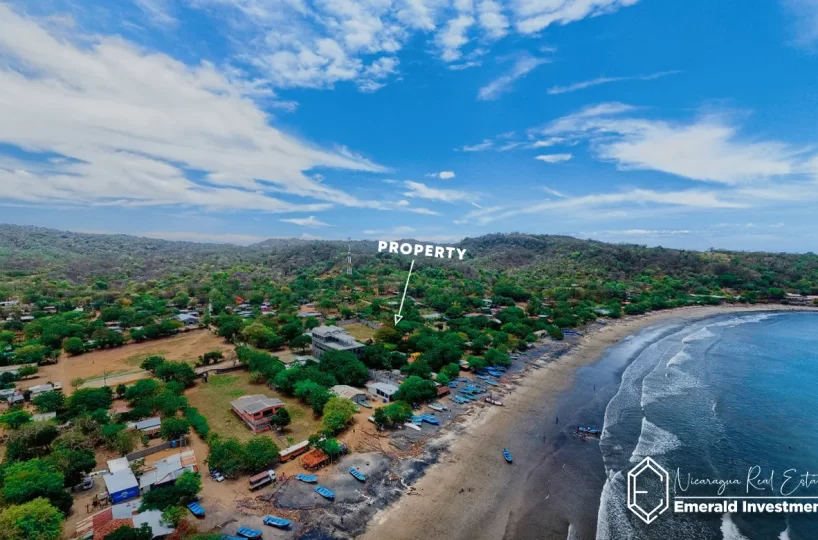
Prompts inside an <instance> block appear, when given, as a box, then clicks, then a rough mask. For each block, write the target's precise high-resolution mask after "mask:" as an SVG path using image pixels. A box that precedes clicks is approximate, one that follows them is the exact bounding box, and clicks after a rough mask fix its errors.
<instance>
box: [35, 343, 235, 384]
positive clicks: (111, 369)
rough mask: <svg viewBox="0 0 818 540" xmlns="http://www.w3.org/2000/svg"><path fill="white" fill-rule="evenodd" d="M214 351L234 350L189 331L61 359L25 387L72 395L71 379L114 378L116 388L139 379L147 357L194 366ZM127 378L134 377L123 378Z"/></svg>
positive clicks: (224, 344) (225, 344)
mask: <svg viewBox="0 0 818 540" xmlns="http://www.w3.org/2000/svg"><path fill="white" fill-rule="evenodd" d="M214 349H219V350H221V351H223V352H225V353H226V352H228V351H232V350H233V345H231V344H230V343H227V342H226V341H224V339H222V338H220V337H218V336H216V335H215V334H213V333H212V332H210V331H209V330H191V331H189V332H185V333H183V334H179V335H176V336H172V337H169V338H163V339H157V340H153V341H146V342H144V343H133V344H130V345H125V346H124V347H119V348H116V349H106V350H102V351H93V352H89V353H86V354H81V355H79V356H67V355H62V356H61V357H60V359H59V361H58V362H57V363H56V364H54V365H48V366H42V367H41V368H40V372H39V373H38V376H37V377H36V378H32V379H29V380H28V381H27V384H26V386H33V385H35V384H41V383H44V382H47V381H60V382H62V383H63V391H64V392H72V391H73V388H71V385H70V384H69V383H70V382H71V381H72V380H73V379H76V378H77V377H81V378H83V379H85V380H86V381H88V382H93V381H94V380H95V379H100V382H101V379H102V377H103V375H107V376H108V377H110V376H112V375H113V376H115V377H116V378H115V380H114V381H113V383H114V384H118V383H120V382H128V380H135V379H139V378H141V377H142V375H141V372H142V370H141V369H140V368H139V364H141V363H142V361H143V360H144V359H145V358H147V357H149V356H153V355H159V356H164V357H165V358H166V359H168V360H174V361H183V362H190V363H193V362H195V361H196V359H197V358H198V357H199V356H200V355H202V354H204V353H206V352H208V351H212V350H214ZM127 374H131V375H133V376H132V377H131V376H126V375H127ZM109 384H110V382H109Z"/></svg>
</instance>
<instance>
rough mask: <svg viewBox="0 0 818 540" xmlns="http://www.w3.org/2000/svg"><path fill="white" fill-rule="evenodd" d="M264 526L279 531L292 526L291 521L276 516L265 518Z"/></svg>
mask: <svg viewBox="0 0 818 540" xmlns="http://www.w3.org/2000/svg"><path fill="white" fill-rule="evenodd" d="M263 521H264V524H265V525H268V526H270V527H275V528H277V529H286V528H287V527H289V526H290V523H291V521H290V520H289V519H284V518H280V517H276V516H264V520H263Z"/></svg>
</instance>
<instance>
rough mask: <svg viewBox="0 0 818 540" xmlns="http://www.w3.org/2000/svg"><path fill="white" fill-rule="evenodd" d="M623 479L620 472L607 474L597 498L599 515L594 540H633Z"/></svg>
mask: <svg viewBox="0 0 818 540" xmlns="http://www.w3.org/2000/svg"><path fill="white" fill-rule="evenodd" d="M624 493H625V479H624V475H623V474H622V472H621V471H619V472H617V473H615V474H611V473H610V472H609V474H608V480H607V481H606V482H605V486H604V487H603V488H602V495H601V496H600V498H599V514H598V517H597V520H596V540H616V539H618V538H633V533H634V529H633V526H632V525H631V524H630V520H629V517H628V515H629V512H628V510H627V504H626V503H627V501H626V500H625V495H624Z"/></svg>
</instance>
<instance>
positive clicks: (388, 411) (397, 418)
mask: <svg viewBox="0 0 818 540" xmlns="http://www.w3.org/2000/svg"><path fill="white" fill-rule="evenodd" d="M379 410H382V411H383V412H384V414H385V415H386V417H387V418H388V419H389V422H391V423H392V424H403V423H404V422H408V421H409V419H410V418H412V407H410V406H409V404H407V403H404V402H403V401H394V402H392V403H390V404H389V405H386V406H385V407H381V408H380V409H379Z"/></svg>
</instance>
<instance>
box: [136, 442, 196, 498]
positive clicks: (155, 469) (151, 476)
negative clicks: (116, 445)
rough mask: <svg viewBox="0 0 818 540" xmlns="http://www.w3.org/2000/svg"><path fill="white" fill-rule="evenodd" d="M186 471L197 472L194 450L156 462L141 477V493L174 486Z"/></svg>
mask: <svg viewBox="0 0 818 540" xmlns="http://www.w3.org/2000/svg"><path fill="white" fill-rule="evenodd" d="M185 471H191V472H197V471H198V467H197V465H196V454H195V453H194V452H193V450H188V451H186V452H181V453H179V454H174V455H172V456H169V457H166V458H164V459H160V460H157V461H154V462H153V463H151V464H150V465H148V466H147V468H146V469H145V472H144V473H142V476H140V477H139V491H140V492H142V493H145V492H147V491H150V490H151V489H153V488H154V487H159V486H163V485H165V484H172V483H174V482H175V481H176V479H177V478H179V477H180V476H182V473H184V472H185Z"/></svg>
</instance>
